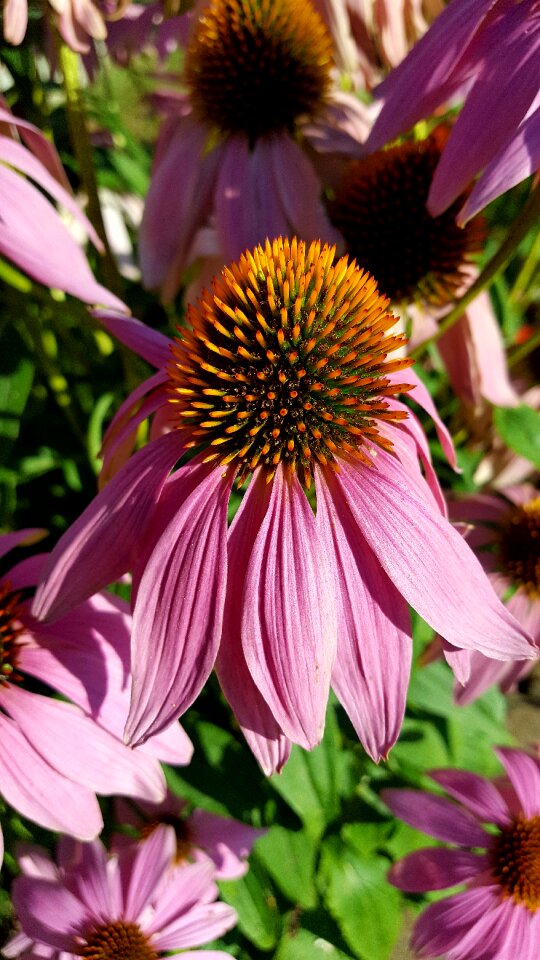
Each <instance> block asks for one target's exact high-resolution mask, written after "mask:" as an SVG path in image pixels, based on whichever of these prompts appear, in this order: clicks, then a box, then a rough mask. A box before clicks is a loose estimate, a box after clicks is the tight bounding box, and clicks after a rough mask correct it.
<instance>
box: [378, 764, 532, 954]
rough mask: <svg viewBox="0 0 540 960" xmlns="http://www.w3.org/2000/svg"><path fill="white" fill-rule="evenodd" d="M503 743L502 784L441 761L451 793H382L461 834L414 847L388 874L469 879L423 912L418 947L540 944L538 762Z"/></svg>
mask: <svg viewBox="0 0 540 960" xmlns="http://www.w3.org/2000/svg"><path fill="white" fill-rule="evenodd" d="M496 753H497V755H498V757H499V758H500V760H501V762H502V764H503V765H504V767H505V770H506V773H507V776H508V781H507V782H506V783H504V784H503V785H501V784H497V785H495V784H493V783H491V782H490V781H489V780H484V779H483V777H479V776H477V775H476V774H474V773H469V772H468V771H466V770H436V771H433V772H432V773H431V774H430V776H431V778H432V779H433V780H434V781H435V782H436V783H438V784H440V786H441V787H443V788H444V789H445V790H446V792H447V793H448V794H449V795H450V796H451V797H452V798H453V799H452V800H448V799H446V798H445V797H441V796H438V795H435V794H430V793H422V792H421V791H419V790H384V791H383V793H382V794H381V796H382V799H383V800H384V802H385V803H386V804H387V805H388V806H389V807H390V810H391V811H392V813H393V814H394V816H396V817H399V818H400V819H401V820H404V821H405V823H408V824H410V825H411V826H412V827H415V829H417V830H422V831H423V832H424V833H427V834H429V835H430V836H432V837H436V839H437V840H443V841H445V842H446V843H451V844H454V846H452V847H444V848H441V847H429V848H427V849H422V850H415V851H414V853H410V854H409V855H408V856H407V857H405V859H404V860H400V861H399V862H398V863H396V864H395V865H394V866H393V867H392V870H391V871H390V874H389V880H390V882H391V883H393V884H394V886H396V887H399V888H400V889H401V890H405V891H406V892H407V893H423V892H424V891H426V890H444V889H445V888H446V887H454V886H456V885H457V884H466V888H465V890H464V891H463V892H461V893H456V894H453V895H452V896H450V897H446V898H444V899H441V900H438V901H437V902H436V903H432V904H430V906H428V907H427V909H426V910H424V912H423V913H422V914H421V916H420V917H419V919H418V920H417V921H416V924H415V927H414V931H413V935H412V946H413V949H414V950H416V952H417V953H418V956H420V957H439V956H441V955H444V956H445V957H446V958H447V960H480V958H482V960H510V958H514V957H516V958H517V957H519V958H520V960H533V958H534V957H536V956H537V954H538V943H539V942H540V910H539V909H538V908H539V907H540V766H539V764H538V762H537V761H536V760H534V759H533V758H532V757H530V756H529V755H528V754H526V753H523V752H522V751H520V750H510V749H499V750H497V751H496ZM453 801H457V803H454V802H453ZM483 824H488V825H489V827H490V832H488V831H486V829H485V828H484V826H483Z"/></svg>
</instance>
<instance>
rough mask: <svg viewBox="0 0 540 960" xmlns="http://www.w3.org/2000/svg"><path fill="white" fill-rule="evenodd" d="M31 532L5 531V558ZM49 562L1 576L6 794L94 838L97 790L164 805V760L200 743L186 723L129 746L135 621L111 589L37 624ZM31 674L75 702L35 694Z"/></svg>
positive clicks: (25, 808) (2, 780)
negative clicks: (34, 610)
mask: <svg viewBox="0 0 540 960" xmlns="http://www.w3.org/2000/svg"><path fill="white" fill-rule="evenodd" d="M31 537H32V531H21V532H20V533H17V534H7V535H5V536H3V537H0V556H4V555H5V554H6V553H7V552H8V551H9V550H11V549H12V548H13V547H15V546H17V544H19V543H23V542H28V540H30V539H31ZM43 559H44V557H43V555H41V556H35V557H31V558H29V559H26V560H23V561H21V562H20V563H18V564H16V566H14V567H13V568H12V569H11V570H9V571H8V572H7V573H5V574H4V575H3V576H2V577H1V579H0V731H1V734H0V735H1V740H2V750H1V751H0V792H1V793H2V795H3V796H4V797H5V799H6V800H7V802H8V803H10V804H11V805H12V806H13V807H15V809H16V810H18V811H19V812H20V813H21V814H23V816H26V817H29V818H30V819H31V820H35V821H36V822H37V823H39V824H41V826H44V827H47V828H49V829H51V830H59V831H62V832H64V833H71V834H73V835H74V836H77V837H80V838H82V839H92V838H93V837H94V836H96V834H97V833H99V831H100V830H101V827H102V825H103V824H102V819H101V814H100V811H99V807H98V804H97V800H96V797H95V793H101V794H123V795H128V796H135V797H139V798H141V799H146V800H153V801H156V802H157V801H159V800H160V799H161V798H162V797H163V796H164V794H165V781H164V777H163V774H162V772H161V768H160V765H159V763H158V761H157V759H155V757H162V758H163V759H164V760H170V761H171V762H173V763H175V762H176V763H184V764H185V763H187V762H189V759H190V756H191V752H192V747H191V744H190V742H189V740H188V739H187V737H186V735H185V733H184V732H183V731H182V730H181V728H180V727H178V730H177V731H176V730H174V729H172V730H167V731H165V732H164V736H160V737H158V738H156V739H155V740H154V741H153V742H152V741H149V743H148V749H147V748H143V752H141V751H140V750H136V751H133V750H129V749H128V748H126V747H125V745H124V744H123V743H122V740H121V732H122V727H123V724H124V723H125V718H126V716H127V710H128V704H129V694H130V678H129V636H130V622H131V618H130V617H129V615H128V613H127V612H126V610H125V609H124V605H123V604H122V603H121V601H118V600H117V598H115V597H112V596H107V595H105V594H102V595H98V596H95V597H92V598H91V599H90V600H87V601H85V602H84V603H82V604H80V605H79V606H78V607H76V608H75V609H74V610H73V611H72V612H71V613H69V614H68V615H67V616H66V617H63V618H62V619H61V620H59V621H58V622H56V623H54V624H41V623H37V622H36V621H35V620H34V618H33V617H32V616H31V614H30V609H29V608H30V602H31V594H32V592H33V587H34V585H35V583H36V582H37V579H38V577H39V571H40V569H41V567H42V565H43ZM32 680H38V681H40V682H41V683H42V684H46V685H47V687H49V688H51V689H53V690H54V691H57V692H60V693H62V694H63V695H64V696H66V697H68V698H69V699H70V700H71V701H72V703H66V702H64V701H61V700H58V699H53V698H51V697H47V696H43V695H42V694H40V693H35V692H33V690H32ZM29 681H30V682H29ZM74 704H77V706H74ZM152 754H153V756H152Z"/></svg>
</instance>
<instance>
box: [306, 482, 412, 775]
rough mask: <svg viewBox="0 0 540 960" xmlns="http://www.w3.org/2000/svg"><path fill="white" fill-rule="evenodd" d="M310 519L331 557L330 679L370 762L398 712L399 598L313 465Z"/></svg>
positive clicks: (407, 653)
mask: <svg viewBox="0 0 540 960" xmlns="http://www.w3.org/2000/svg"><path fill="white" fill-rule="evenodd" d="M317 524H318V525H319V526H320V529H321V532H322V536H323V537H324V539H325V541H326V543H327V545H328V546H327V549H328V553H329V556H331V557H332V561H333V562H332V567H333V569H334V572H335V579H336V594H337V597H338V648H337V657H336V661H335V663H334V668H333V671H332V686H333V687H334V690H335V691H336V693H337V695H338V697H339V700H340V701H341V703H342V704H343V706H344V707H345V710H346V711H347V713H348V715H349V717H350V719H351V722H352V724H353V726H354V728H355V730H356V732H357V734H358V736H359V737H360V740H361V741H362V743H363V745H364V748H365V749H366V751H367V753H369V755H370V756H371V757H372V758H373V760H375V762H378V761H379V760H380V759H381V758H382V757H385V756H386V755H387V753H388V751H389V750H390V748H391V747H392V746H393V744H394V743H395V741H396V739H397V737H398V735H399V731H400V729H401V724H402V721H403V714H404V711H405V700H406V695H407V686H408V681H409V673H410V665H411V657H412V640H411V634H410V623H409V614H408V608H407V604H406V603H405V601H404V600H403V598H402V596H401V595H400V594H399V593H398V591H397V590H396V589H395V587H394V586H393V584H392V583H391V582H390V580H389V579H388V577H387V576H386V574H385V572H384V570H383V569H382V567H381V565H380V564H379V562H378V560H377V559H376V557H375V556H374V555H373V552H372V551H371V549H370V547H369V546H368V545H367V544H366V542H365V540H364V539H363V537H362V535H361V533H360V531H359V530H358V526H357V524H356V522H355V520H354V518H353V517H352V515H351V513H350V511H349V508H348V506H347V504H346V503H345V501H344V500H343V497H342V496H340V490H339V487H337V486H336V484H335V483H334V482H333V477H332V474H330V473H329V475H328V476H326V474H323V473H322V472H321V473H319V472H317Z"/></svg>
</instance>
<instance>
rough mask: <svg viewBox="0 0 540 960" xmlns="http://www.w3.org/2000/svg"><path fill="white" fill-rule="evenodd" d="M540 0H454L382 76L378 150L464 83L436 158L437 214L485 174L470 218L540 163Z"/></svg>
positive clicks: (468, 206)
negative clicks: (453, 120)
mask: <svg viewBox="0 0 540 960" xmlns="http://www.w3.org/2000/svg"><path fill="white" fill-rule="evenodd" d="M539 77H540V3H539V2H538V0H520V2H518V3H516V2H514V0H452V2H451V3H449V4H448V6H447V7H446V9H445V10H443V12H442V13H441V15H440V16H439V17H437V19H436V21H435V23H434V24H433V25H432V27H431V28H430V30H429V31H428V32H427V34H426V35H425V36H424V37H423V38H422V39H421V40H420V41H419V42H418V44H417V45H416V46H415V47H414V49H413V50H412V51H411V53H410V54H409V56H408V57H407V58H406V59H405V60H404V61H403V62H402V63H401V64H400V65H399V66H398V67H397V68H396V69H395V70H394V71H392V73H391V74H390V75H389V76H388V77H387V78H386V80H384V81H383V83H382V84H381V86H380V87H379V88H378V91H377V93H378V95H379V96H381V97H383V98H384V100H385V103H384V106H383V108H382V110H381V113H380V114H379V117H378V119H377V121H376V123H375V125H374V127H373V131H372V133H371V135H370V138H369V141H368V148H369V149H371V150H377V149H379V148H380V147H382V146H383V145H384V144H385V143H388V142H389V141H392V140H394V139H395V137H397V136H398V134H400V133H403V132H405V131H406V130H409V129H410V128H411V127H412V126H413V124H415V123H416V122H417V121H418V120H421V119H422V118H423V117H428V116H430V115H431V114H432V113H433V112H434V111H435V110H436V108H437V107H439V106H440V105H441V104H444V103H445V102H446V101H448V100H449V99H450V98H451V97H453V96H454V95H456V94H457V93H458V92H459V91H464V96H465V104H464V106H463V108H462V110H461V113H460V114H459V117H458V119H457V121H456V124H455V126H454V128H453V130H452V133H451V135H450V138H449V140H448V143H447V144H446V147H445V148H444V151H443V154H442V157H441V159H440V161H439V164H438V166H437V170H436V172H435V176H434V178H433V183H432V185H431V189H430V192H429V202H428V206H429V209H430V211H431V213H433V214H434V215H437V214H440V213H441V212H442V211H443V210H445V209H446V208H447V207H448V206H450V204H452V203H453V202H454V200H455V199H456V197H458V196H459V195H460V194H462V193H463V191H464V189H465V188H466V187H467V186H468V185H469V184H470V183H471V181H472V180H473V179H474V177H475V176H476V175H477V174H479V173H480V174H481V176H480V178H479V180H478V181H477V183H476V184H475V186H474V188H473V190H472V192H471V194H470V196H469V197H468V199H467V201H466V203H465V204H464V206H463V207H462V209H461V210H460V212H459V215H458V222H460V223H464V222H466V221H467V220H469V219H470V218H471V217H473V216H474V215H475V214H476V213H477V212H478V211H479V210H482V208H483V207H485V206H486V205H487V204H488V203H489V202H490V201H491V200H493V199H494V198H495V197H498V196H499V195H500V194H501V193H504V192H505V191H506V190H509V189H510V187H513V186H514V185H515V184H516V183H519V182H520V181H521V180H524V179H525V178H526V177H528V176H529V175H530V174H531V173H533V172H534V171H535V170H537V169H538V167H539V164H540V90H539V82H538V78H539Z"/></svg>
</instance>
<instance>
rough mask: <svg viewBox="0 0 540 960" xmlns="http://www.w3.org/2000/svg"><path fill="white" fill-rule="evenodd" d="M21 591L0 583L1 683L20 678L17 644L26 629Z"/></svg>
mask: <svg viewBox="0 0 540 960" xmlns="http://www.w3.org/2000/svg"><path fill="white" fill-rule="evenodd" d="M21 603H22V598H21V594H20V593H13V592H12V590H11V588H10V586H9V584H6V583H4V584H0V684H2V683H3V682H4V683H5V682H6V681H7V680H9V681H11V682H13V681H14V680H19V679H20V677H19V675H18V673H17V670H16V666H17V646H18V643H19V637H20V635H21V633H23V631H24V625H23V623H22V621H21V615H22V610H21Z"/></svg>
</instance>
